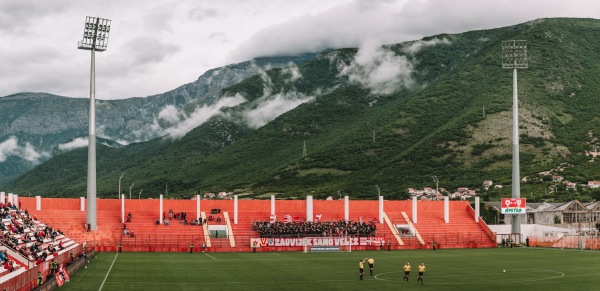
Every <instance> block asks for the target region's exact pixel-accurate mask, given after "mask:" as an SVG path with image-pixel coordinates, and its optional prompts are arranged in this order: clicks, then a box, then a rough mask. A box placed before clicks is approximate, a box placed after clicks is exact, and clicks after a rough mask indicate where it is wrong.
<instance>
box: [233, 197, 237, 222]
mask: <svg viewBox="0 0 600 291" xmlns="http://www.w3.org/2000/svg"><path fill="white" fill-rule="evenodd" d="M237 223H238V196H237V195H233V224H237Z"/></svg>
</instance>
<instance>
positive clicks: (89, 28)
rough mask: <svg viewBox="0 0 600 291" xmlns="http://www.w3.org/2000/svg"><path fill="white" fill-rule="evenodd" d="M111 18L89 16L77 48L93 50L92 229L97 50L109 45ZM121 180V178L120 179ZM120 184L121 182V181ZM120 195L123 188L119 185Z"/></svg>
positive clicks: (93, 222)
mask: <svg viewBox="0 0 600 291" xmlns="http://www.w3.org/2000/svg"><path fill="white" fill-rule="evenodd" d="M109 32H110V20H108V19H103V18H98V17H91V16H87V17H86V19H85V28H84V31H83V40H81V41H79V42H78V43H77V48H78V49H81V50H89V51H91V55H92V58H91V66H90V67H91V68H90V114H89V118H90V121H89V139H88V176H87V211H86V220H87V223H88V224H89V225H90V229H91V230H97V229H98V224H97V215H96V51H99V52H103V51H105V50H106V46H107V45H108V35H109ZM119 182H120V179H119ZM119 184H120V183H119ZM119 195H121V189H120V186H119Z"/></svg>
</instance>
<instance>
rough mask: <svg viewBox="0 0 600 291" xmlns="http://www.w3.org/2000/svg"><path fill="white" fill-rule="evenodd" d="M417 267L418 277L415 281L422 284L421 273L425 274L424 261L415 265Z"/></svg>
mask: <svg viewBox="0 0 600 291" xmlns="http://www.w3.org/2000/svg"><path fill="white" fill-rule="evenodd" d="M417 269H418V271H419V279H417V283H420V284H421V285H423V274H425V263H421V264H420V265H419V266H418V267H417Z"/></svg>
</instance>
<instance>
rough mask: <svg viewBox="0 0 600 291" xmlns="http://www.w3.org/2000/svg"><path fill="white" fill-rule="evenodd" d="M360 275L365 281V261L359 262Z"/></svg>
mask: <svg viewBox="0 0 600 291" xmlns="http://www.w3.org/2000/svg"><path fill="white" fill-rule="evenodd" d="M358 274H359V275H360V279H361V280H362V279H363V275H364V274H365V261H364V260H362V259H361V260H360V261H359V262H358Z"/></svg>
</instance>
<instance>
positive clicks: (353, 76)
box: [340, 41, 414, 94]
mask: <svg viewBox="0 0 600 291" xmlns="http://www.w3.org/2000/svg"><path fill="white" fill-rule="evenodd" d="M412 71H413V65H412V64H411V63H410V61H409V60H408V59H407V58H406V56H398V55H396V54H395V53H394V52H393V51H390V50H388V49H386V48H384V47H381V46H379V44H378V42H377V41H368V42H366V43H365V44H364V45H363V46H361V47H360V49H359V50H358V53H357V54H356V56H355V57H354V60H353V62H352V63H351V64H350V65H349V66H347V67H345V68H343V69H342V71H341V73H340V75H346V76H348V79H349V80H350V81H351V82H357V83H359V84H361V85H363V86H364V87H367V88H369V89H371V91H372V92H373V93H375V94H391V93H393V92H395V91H396V90H399V89H401V88H410V87H411V86H412V85H413V84H414V80H413V78H412V76H411V74H412Z"/></svg>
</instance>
